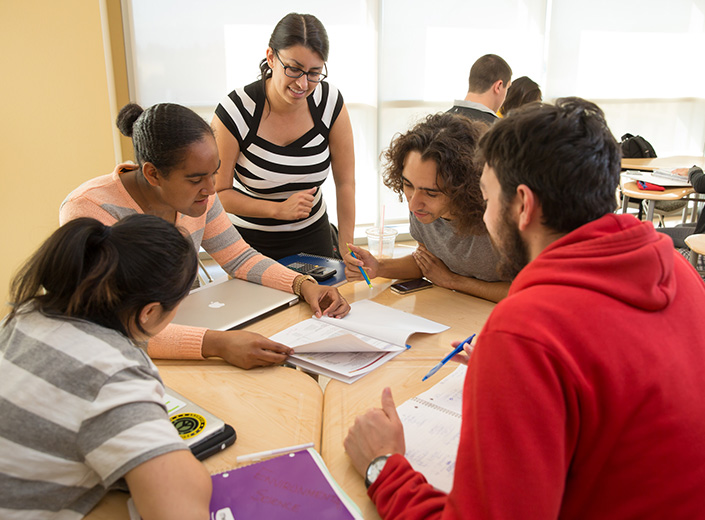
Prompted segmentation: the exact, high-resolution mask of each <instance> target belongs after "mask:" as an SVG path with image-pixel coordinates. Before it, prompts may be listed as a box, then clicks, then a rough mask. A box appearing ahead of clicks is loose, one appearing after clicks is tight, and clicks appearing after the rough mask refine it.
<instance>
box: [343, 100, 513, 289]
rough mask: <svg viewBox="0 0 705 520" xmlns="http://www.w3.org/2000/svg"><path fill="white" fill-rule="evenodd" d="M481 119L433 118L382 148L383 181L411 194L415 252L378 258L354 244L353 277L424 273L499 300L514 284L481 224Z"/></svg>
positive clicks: (348, 258)
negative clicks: (501, 271)
mask: <svg viewBox="0 0 705 520" xmlns="http://www.w3.org/2000/svg"><path fill="white" fill-rule="evenodd" d="M486 129H487V127H486V126H485V125H483V124H482V123H478V122H474V121H471V120H470V119H468V118H466V117H463V116H458V115H455V114H449V113H440V114H434V115H430V116H428V117H427V118H426V119H424V120H423V121H422V122H420V123H418V124H417V125H416V126H415V127H414V128H412V129H411V130H409V131H408V132H407V133H405V134H401V135H398V136H396V137H395V138H394V140H393V141H392V144H391V146H390V147H389V149H388V150H387V151H386V152H385V153H384V160H385V171H384V184H385V186H387V187H388V188H390V189H391V190H392V191H394V192H396V193H397V194H398V195H399V199H400V200H401V199H402V195H404V196H405V197H406V200H407V203H408V204H409V212H410V215H409V221H410V232H411V236H412V237H413V238H414V239H415V240H416V241H417V242H418V243H419V246H418V248H417V250H416V251H415V252H414V253H413V254H412V255H411V256H407V257H403V258H381V259H377V258H375V257H374V256H373V255H372V254H370V252H369V251H367V250H365V249H362V248H359V247H355V246H350V248H351V249H352V251H354V253H355V255H356V256H357V258H353V256H352V255H351V254H347V255H346V256H345V257H344V260H345V263H346V269H345V275H346V276H347V278H348V280H358V279H362V275H361V273H360V270H359V269H358V267H362V268H363V269H365V271H366V272H367V274H368V275H369V277H370V278H374V277H376V276H383V277H385V278H419V277H421V276H423V277H425V278H427V279H429V280H430V281H432V282H433V283H434V284H436V285H439V286H441V287H446V288H448V289H454V290H456V291H460V292H464V293H467V294H470V295H473V296H477V297H479V298H485V299H487V300H491V301H495V302H497V301H499V300H501V299H502V298H504V297H505V296H506V295H507V291H508V290H509V283H508V282H506V281H502V280H501V279H500V277H499V276H498V275H497V272H496V265H497V256H496V255H495V252H494V250H493V249H492V244H491V242H490V238H489V235H488V234H487V230H486V229H485V225H484V223H483V222H482V214H483V212H484V208H485V205H484V201H483V199H482V194H481V192H480V175H481V174H482V164H481V163H480V162H478V160H477V159H476V157H475V151H476V148H477V143H478V141H479V140H480V136H481V135H482V133H483V132H484V131H485V130H486Z"/></svg>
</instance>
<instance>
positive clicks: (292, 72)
mask: <svg viewBox="0 0 705 520" xmlns="http://www.w3.org/2000/svg"><path fill="white" fill-rule="evenodd" d="M274 55H275V56H276V57H277V59H278V60H279V63H281V64H282V67H284V74H286V75H287V76H288V77H290V78H300V77H301V76H303V75H304V74H306V78H307V79H308V80H309V81H311V82H312V83H320V82H321V81H323V80H324V79H326V78H327V77H328V74H327V72H328V67H327V66H326V64H325V63H324V64H323V66H324V67H325V68H326V72H316V71H313V70H309V71H308V72H306V71H305V70H301V69H300V68H298V67H291V66H290V65H284V62H283V61H282V59H281V58H280V57H279V52H278V51H274Z"/></svg>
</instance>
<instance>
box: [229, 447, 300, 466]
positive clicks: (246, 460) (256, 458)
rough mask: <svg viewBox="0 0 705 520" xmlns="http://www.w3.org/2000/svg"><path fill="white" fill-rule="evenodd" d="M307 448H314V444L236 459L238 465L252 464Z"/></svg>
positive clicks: (262, 452) (242, 456) (261, 452)
mask: <svg viewBox="0 0 705 520" xmlns="http://www.w3.org/2000/svg"><path fill="white" fill-rule="evenodd" d="M306 448H313V443H312V442H307V443H305V444H299V445H298V446H288V447H286V448H279V449H276V450H267V451H260V452H258V453H250V454H249V455H240V456H239V457H237V458H236V459H235V462H236V463H238V464H239V463H241V462H250V461H253V460H262V459H264V458H267V457H274V456H275V455H283V454H285V453H293V452H295V451H299V450H305V449H306Z"/></svg>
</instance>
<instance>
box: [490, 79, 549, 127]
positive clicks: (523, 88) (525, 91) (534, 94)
mask: <svg viewBox="0 0 705 520" xmlns="http://www.w3.org/2000/svg"><path fill="white" fill-rule="evenodd" d="M542 99H543V96H542V94H541V89H540V88H539V85H538V83H536V82H535V81H534V80H532V79H529V78H527V77H526V76H522V77H520V78H517V79H515V80H514V81H512V84H511V85H510V86H509V88H508V89H507V97H506V98H505V100H504V103H502V106H501V107H500V108H499V110H498V111H497V115H498V116H499V117H504V116H506V115H507V114H508V113H509V111H510V110H512V109H514V108H519V107H520V106H523V105H526V104H527V103H533V102H534V101H541V100H542Z"/></svg>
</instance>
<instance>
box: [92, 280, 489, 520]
mask: <svg viewBox="0 0 705 520" xmlns="http://www.w3.org/2000/svg"><path fill="white" fill-rule="evenodd" d="M393 281H394V280H389V279H384V278H377V279H375V280H373V281H372V284H373V287H372V288H371V289H370V288H369V287H368V286H367V284H365V283H364V282H354V283H347V284H345V285H342V286H340V287H339V288H338V289H339V291H340V293H341V294H342V295H343V296H344V297H345V298H346V299H347V300H348V301H349V302H351V303H352V302H355V301H359V300H363V299H371V300H372V301H375V302H377V303H380V304H382V305H387V306H389V307H392V308H395V309H398V310H402V311H405V312H409V313H412V314H416V315H418V316H423V317H425V318H428V319H431V320H434V321H438V322H439V323H443V324H446V325H449V326H450V329H449V330H447V331H444V332H442V333H440V334H413V335H412V336H411V337H410V338H409V340H408V343H409V344H410V345H411V346H412V348H411V349H409V350H407V351H405V352H403V353H402V354H401V355H399V356H397V357H396V358H394V359H393V360H391V361H390V362H389V363H387V364H386V365H383V366H382V367H380V368H379V369H377V370H375V371H374V372H372V373H371V374H368V375H366V376H365V377H363V378H362V379H360V380H359V381H357V382H356V383H353V384H352V385H348V384H345V383H340V382H338V381H330V382H329V383H328V385H327V386H328V388H331V390H330V395H331V397H330V398H329V403H330V404H329V405H328V406H329V408H328V411H329V412H330V424H331V426H330V427H329V428H328V427H325V426H324V425H323V415H324V409H325V405H324V396H323V393H322V391H321V387H320V386H319V385H318V383H317V382H316V381H315V380H314V379H313V378H312V377H310V376H309V375H307V374H305V373H304V372H301V371H297V370H293V369H291V368H285V367H265V368H259V369H253V370H242V369H238V368H235V367H232V366H230V365H228V364H227V363H225V362H224V361H222V360H221V359H207V360H201V361H183V360H156V361H155V363H156V364H157V366H158V367H159V372H160V374H161V376H162V379H163V380H164V383H165V384H166V385H167V386H169V387H171V388H173V389H174V390H176V391H177V392H179V393H181V394H183V395H184V396H186V397H188V398H189V399H191V400H192V401H194V402H196V403H197V404H199V405H201V406H203V407H204V408H205V409H207V410H208V411H210V412H212V413H214V414H216V415H217V416H219V417H220V418H222V419H224V420H225V421H226V422H228V423H229V424H231V425H232V426H233V427H234V428H235V430H236V431H237V436H238V437H237V441H236V442H235V444H234V445H233V446H231V447H229V448H227V449H226V450H225V451H223V452H221V453H219V454H216V455H213V456H212V457H210V458H208V459H206V460H205V461H204V464H205V465H206V468H207V469H208V470H209V472H210V473H218V472H221V471H225V470H227V469H231V468H234V467H237V463H236V462H235V459H236V457H237V456H238V455H243V454H247V453H253V452H258V451H263V450H268V449H274V448H279V447H285V446H292V445H296V444H301V443H304V442H309V441H313V442H314V443H315V447H316V449H318V450H319V452H321V453H322V455H323V456H324V460H325V461H326V464H328V463H329V462H328V460H326V455H325V453H326V452H327V453H329V454H330V456H331V459H330V460H331V461H332V462H333V463H334V464H335V467H336V472H335V473H334V477H335V478H336V480H338V482H339V483H340V484H341V486H342V487H343V489H344V490H345V491H346V492H348V493H350V494H351V496H352V495H360V486H362V495H361V496H358V497H357V499H355V500H356V501H357V502H358V503H362V504H363V505H365V506H366V507H367V508H368V509H369V507H370V506H371V503H369V504H365V502H364V500H363V499H364V498H366V495H365V494H364V487H365V486H364V482H362V480H360V477H359V475H357V473H355V474H354V475H352V474H350V472H349V470H350V469H351V468H349V467H347V466H346V463H347V455H346V454H345V453H344V451H343V447H342V439H343V438H344V434H343V432H345V433H346V432H347V427H348V422H349V421H351V420H353V419H354V417H355V416H356V415H357V414H358V413H362V412H364V411H365V410H366V409H367V408H369V407H371V406H377V405H379V395H380V393H381V390H382V388H383V387H384V386H387V385H390V384H391V385H392V387H393V388H395V389H397V391H398V393H399V401H398V404H401V402H403V401H404V400H406V399H408V398H410V397H413V396H414V395H417V394H418V393H421V392H423V391H424V390H426V389H427V388H430V387H431V386H432V385H433V384H434V383H435V382H437V381H440V379H442V378H443V377H444V375H446V374H447V373H449V372H450V371H451V370H452V369H453V364H449V365H448V366H446V367H444V368H443V369H442V370H441V371H440V372H439V373H438V374H436V375H435V376H434V378H432V379H429V380H428V381H426V382H424V383H423V384H418V382H419V381H420V380H421V377H423V375H424V374H425V373H426V372H428V370H429V369H430V368H431V367H433V366H434V365H435V364H436V363H437V362H438V361H439V360H440V359H441V358H442V357H443V356H445V355H446V354H447V353H448V352H449V351H450V350H451V346H450V343H451V341H454V340H462V339H465V338H466V337H467V336H469V335H470V334H471V333H473V332H479V331H480V329H481V328H482V326H483V325H484V322H485V321H486V319H487V317H488V316H489V314H490V313H491V312H492V309H493V308H494V305H495V304H494V303H493V302H489V301H486V300H482V299H479V298H474V297H472V296H468V295H466V294H462V293H457V292H455V291H450V290H448V289H443V288H441V287H432V288H430V289H426V290H423V291H419V292H416V293H412V294H407V295H399V294H396V293H394V292H392V291H391V290H390V289H389V286H390V285H391V284H392V283H393ZM310 317H311V309H310V307H309V306H308V305H306V304H301V303H299V304H297V305H294V306H292V307H289V308H287V309H284V310H282V311H280V312H278V313H276V314H273V315H271V316H268V317H266V318H263V319H261V320H259V321H256V322H254V323H251V324H249V325H248V326H246V327H245V330H248V331H252V332H257V333H260V334H262V335H264V336H271V335H273V334H275V333H277V332H280V331H281V330H283V329H285V328H287V327H289V326H291V325H294V324H296V323H298V322H300V321H302V320H305V319H308V318H310ZM390 326H393V324H390ZM328 388H327V389H326V396H328V395H329V390H328ZM353 389H354V391H353ZM358 393H359V398H358ZM337 395H340V396H341V397H340V399H348V398H352V397H350V396H353V395H354V396H355V397H354V398H355V399H357V401H358V402H357V403H356V405H355V406H342V407H340V408H339V409H338V410H336V409H335V408H336V407H338V406H339V405H338V404H334V403H336V398H335V397H334V396H337ZM395 397H396V396H395ZM327 399H328V398H327ZM331 407H332V408H331ZM326 431H331V432H333V431H335V432H336V434H335V435H330V436H328V437H327V443H328V447H327V448H326V447H324V446H323V443H322V435H321V434H322V433H323V434H324V435H325V432H326ZM326 450H327V451H326ZM353 471H354V470H353ZM339 477H342V478H339ZM126 500H127V496H126V495H125V494H122V493H118V492H111V493H109V494H108V496H107V497H106V498H105V499H104V500H103V501H102V502H101V503H100V504H99V505H98V506H97V507H96V508H95V509H94V510H93V511H91V513H90V514H89V515H88V517H87V518H89V519H91V520H107V519H111V520H112V519H122V518H127V508H126V505H125V503H126ZM368 502H369V500H368ZM372 511H374V506H372ZM374 514H375V515H376V512H375V513H374ZM365 517H366V518H367V515H366V516H365ZM372 518H374V516H372Z"/></svg>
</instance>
